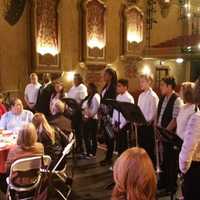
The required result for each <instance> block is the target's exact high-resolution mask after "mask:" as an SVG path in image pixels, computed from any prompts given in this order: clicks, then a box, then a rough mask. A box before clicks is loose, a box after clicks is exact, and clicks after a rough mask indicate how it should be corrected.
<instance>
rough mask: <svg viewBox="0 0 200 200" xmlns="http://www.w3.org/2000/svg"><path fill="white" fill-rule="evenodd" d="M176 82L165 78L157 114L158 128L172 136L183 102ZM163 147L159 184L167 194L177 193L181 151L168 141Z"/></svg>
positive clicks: (162, 83) (164, 142) (171, 78)
mask: <svg viewBox="0 0 200 200" xmlns="http://www.w3.org/2000/svg"><path fill="white" fill-rule="evenodd" d="M175 87H176V81H175V79H174V78H173V77H166V78H163V79H162V81H161V83H160V91H161V95H162V97H161V98H160V100H159V104H158V112H157V126H159V127H162V128H163V129H166V130H168V131H169V132H171V134H174V133H175V130H176V118H177V116H178V113H179V110H180V107H181V106H182V100H181V98H180V97H178V95H177V94H176V93H175V91H174V89H175ZM162 145H163V163H162V166H161V167H162V170H163V176H161V180H160V183H159V185H158V186H159V187H160V188H164V189H165V190H166V191H165V192H166V193H171V194H173V193H175V192H176V187H177V185H176V181H177V174H178V154H179V151H178V150H177V149H176V148H174V146H173V145H172V144H171V143H170V142H167V141H162Z"/></svg>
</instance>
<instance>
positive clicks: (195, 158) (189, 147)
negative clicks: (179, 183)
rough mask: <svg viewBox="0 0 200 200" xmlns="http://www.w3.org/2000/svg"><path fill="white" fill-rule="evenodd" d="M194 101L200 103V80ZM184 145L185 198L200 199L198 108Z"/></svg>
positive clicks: (182, 167) (199, 119) (199, 124)
mask: <svg viewBox="0 0 200 200" xmlns="http://www.w3.org/2000/svg"><path fill="white" fill-rule="evenodd" d="M193 94H194V102H195V104H196V106H199V105H200V80H198V81H197V82H196V85H195V88H194V93H193ZM183 136H184V137H183V139H184V142H183V145H182V148H181V152H180V155H179V167H180V170H181V172H182V173H183V178H184V182H183V196H184V200H198V199H199V197H200V190H199V180H200V173H199V172H200V111H199V110H196V112H194V113H193V114H192V115H191V116H190V118H189V119H188V121H187V122H186V127H185V129H184V133H183Z"/></svg>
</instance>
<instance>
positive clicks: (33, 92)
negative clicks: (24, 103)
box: [24, 83, 41, 108]
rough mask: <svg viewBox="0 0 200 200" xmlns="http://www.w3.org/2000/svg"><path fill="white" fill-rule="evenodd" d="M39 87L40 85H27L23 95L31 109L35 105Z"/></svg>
mask: <svg viewBox="0 0 200 200" xmlns="http://www.w3.org/2000/svg"><path fill="white" fill-rule="evenodd" d="M40 87H41V84H40V83H36V84H32V83H29V84H28V85H27V86H26V88H25V91H24V95H25V97H26V98H27V100H28V102H29V103H30V104H31V107H32V108H33V107H34V106H35V104H36V103H37V97H38V92H39V89H40Z"/></svg>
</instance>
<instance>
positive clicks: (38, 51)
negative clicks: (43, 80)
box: [33, 0, 60, 70]
mask: <svg viewBox="0 0 200 200" xmlns="http://www.w3.org/2000/svg"><path fill="white" fill-rule="evenodd" d="M58 4H59V0H42V1H41V0H35V1H34V7H33V10H34V12H33V13H34V14H33V15H34V16H33V20H34V23H33V24H34V41H35V45H34V46H35V63H36V67H37V68H38V69H44V70H51V69H58V67H59V53H60V48H59V39H60V38H59V28H58V27H59V22H58V13H57V8H58Z"/></svg>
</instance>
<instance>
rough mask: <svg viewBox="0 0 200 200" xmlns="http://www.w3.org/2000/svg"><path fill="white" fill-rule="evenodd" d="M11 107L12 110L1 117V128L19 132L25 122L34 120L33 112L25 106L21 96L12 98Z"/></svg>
mask: <svg viewBox="0 0 200 200" xmlns="http://www.w3.org/2000/svg"><path fill="white" fill-rule="evenodd" d="M10 107H11V110H10V111H8V112H6V113H5V114H4V115H3V116H2V117H1V120H0V128H1V129H4V130H10V131H16V132H17V131H19V129H20V128H21V127H22V126H23V125H24V124H25V123H27V122H31V121H32V118H33V113H32V112H31V111H29V110H25V109H24V108H23V104H22V101H21V100H20V99H19V98H12V99H11V101H10Z"/></svg>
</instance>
